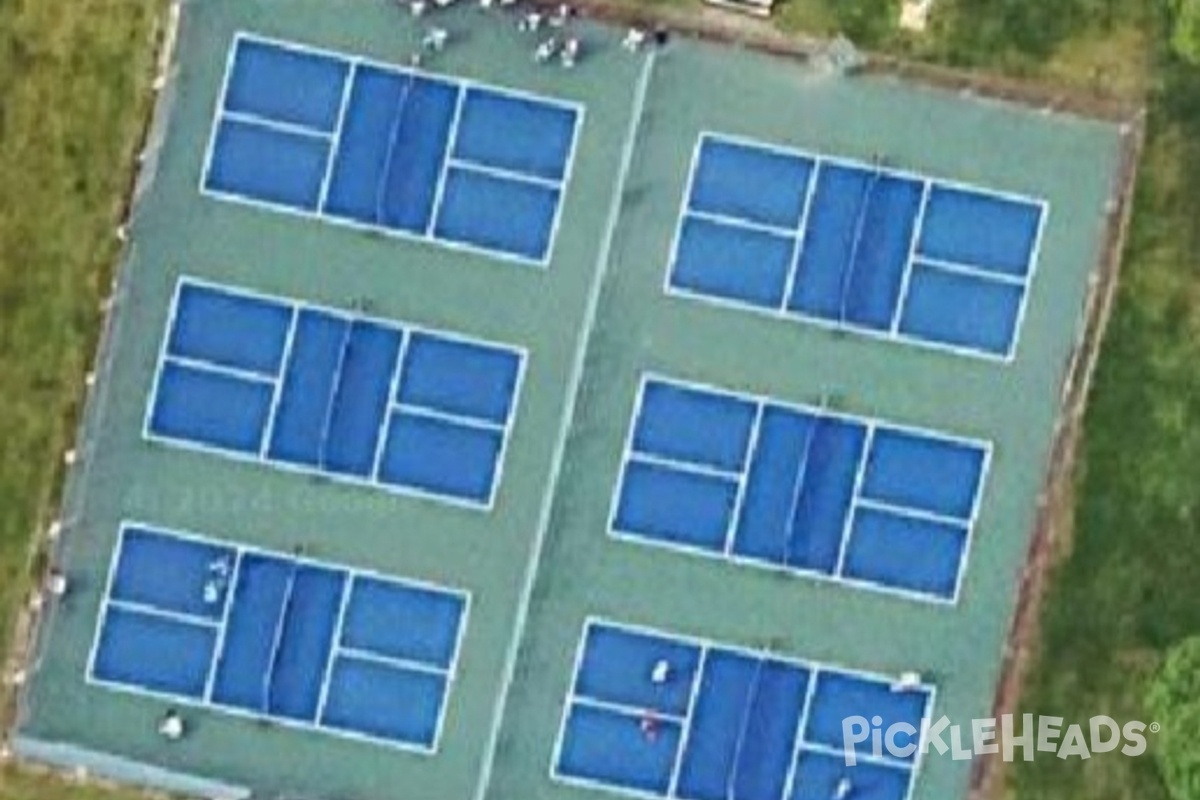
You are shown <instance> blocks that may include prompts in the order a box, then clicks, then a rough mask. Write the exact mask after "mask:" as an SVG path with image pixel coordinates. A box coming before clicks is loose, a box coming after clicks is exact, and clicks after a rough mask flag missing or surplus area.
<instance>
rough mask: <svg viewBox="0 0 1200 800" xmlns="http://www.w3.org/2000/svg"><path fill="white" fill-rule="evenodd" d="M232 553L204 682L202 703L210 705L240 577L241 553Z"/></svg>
mask: <svg viewBox="0 0 1200 800" xmlns="http://www.w3.org/2000/svg"><path fill="white" fill-rule="evenodd" d="M230 549H231V550H232V551H233V569H232V571H231V572H230V577H229V585H228V586H227V587H226V589H225V604H224V606H223V607H222V609H221V627H220V628H218V629H217V641H216V643H215V644H214V645H213V651H212V659H211V660H210V661H209V664H208V675H207V677H206V679H205V681H204V702H206V703H211V702H212V696H213V692H214V691H216V688H217V669H219V668H220V666H221V656H222V655H224V653H225V636H226V633H227V631H228V630H229V615H230V614H231V613H232V612H233V603H234V595H235V594H236V593H237V590H238V580H239V579H240V578H241V575H242V551H241V550H238V549H237V548H230Z"/></svg>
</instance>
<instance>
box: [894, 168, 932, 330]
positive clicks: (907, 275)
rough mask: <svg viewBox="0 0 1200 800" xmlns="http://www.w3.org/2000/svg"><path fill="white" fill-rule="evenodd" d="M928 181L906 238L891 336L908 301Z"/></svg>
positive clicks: (898, 326)
mask: <svg viewBox="0 0 1200 800" xmlns="http://www.w3.org/2000/svg"><path fill="white" fill-rule="evenodd" d="M930 186H931V184H930V182H929V181H925V183H924V184H922V185H921V202H920V205H918V206H917V218H916V220H915V221H914V222H913V229H912V236H910V237H909V239H908V258H907V259H905V261H904V272H903V273H902V274H901V276H900V291H899V292H897V293H896V307H895V308H894V309H892V324H891V326H890V328H889V330H890V331H891V334H892V335H893V336H895V335H897V334H898V333H899V332H900V320H901V319H902V318H903V317H904V307H905V306H906V305H907V303H908V287H909V284H910V283H911V281H912V273H913V262H914V261H915V260H916V256H917V245H918V244H919V243H920V241H921V233H922V231H923V230H924V229H925V209H926V208H927V207H928V206H929V187H930Z"/></svg>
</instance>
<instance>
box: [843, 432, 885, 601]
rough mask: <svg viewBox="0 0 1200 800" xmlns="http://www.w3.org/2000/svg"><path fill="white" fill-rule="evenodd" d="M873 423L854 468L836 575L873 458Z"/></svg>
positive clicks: (844, 552) (852, 529) (844, 563)
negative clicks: (856, 465) (868, 465)
mask: <svg viewBox="0 0 1200 800" xmlns="http://www.w3.org/2000/svg"><path fill="white" fill-rule="evenodd" d="M876 427H877V426H876V425H875V424H874V423H872V424H870V425H868V426H867V435H866V437H865V438H864V439H863V444H862V449H861V450H860V451H859V453H858V467H857V468H856V469H855V470H854V488H853V489H852V490H851V492H850V502H849V504H847V506H846V518H845V519H844V520H842V538H841V540H840V541H839V542H838V554H837V566H836V567H834V569H833V574H834V576H835V577H838V578H840V577H841V576H842V570H843V569H844V568H845V566H846V550H847V548H848V545H849V542H850V536H851V535H852V534H853V532H854V514H855V512H856V511H857V510H858V498H859V497H861V496H862V485H863V479H864V478H865V477H866V474H867V461H868V460H869V459H870V458H871V448H872V447H873V446H874V444H875V428H876Z"/></svg>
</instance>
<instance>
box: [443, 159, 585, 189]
mask: <svg viewBox="0 0 1200 800" xmlns="http://www.w3.org/2000/svg"><path fill="white" fill-rule="evenodd" d="M449 161H450V163H449V166H450V167H452V168H454V169H457V170H459V171H462V172H476V173H478V174H480V175H487V176H488V177H491V178H499V179H501V180H506V181H512V182H514V183H527V184H530V185H531V186H541V187H543V188H546V189H553V190H554V191H556V192H557V191H559V190H560V189H562V183H561V182H560V181H557V180H554V179H552V178H543V177H541V176H540V175H529V174H526V173H524V172H517V171H515V170H511V169H505V168H504V167H494V166H491V165H488V164H483V163H480V162H478V161H470V160H468V159H465V158H451V159H449Z"/></svg>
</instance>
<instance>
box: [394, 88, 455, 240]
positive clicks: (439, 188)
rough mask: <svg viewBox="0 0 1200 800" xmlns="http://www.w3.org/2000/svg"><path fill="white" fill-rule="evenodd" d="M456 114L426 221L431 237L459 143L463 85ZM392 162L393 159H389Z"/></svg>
mask: <svg viewBox="0 0 1200 800" xmlns="http://www.w3.org/2000/svg"><path fill="white" fill-rule="evenodd" d="M454 92H455V93H454V115H453V116H452V117H451V118H450V131H449V132H448V133H447V134H446V143H445V145H443V147H442V163H441V165H440V167H439V168H438V179H437V185H436V186H434V187H433V204H432V205H431V206H430V207H429V221H428V222H426V223H425V235H426V236H428V237H429V238H430V239H432V238H433V236H434V231H435V230H436V229H437V223H438V218H439V217H441V215H442V199H443V198H444V197H445V196H446V180H447V179H448V178H449V176H450V162H451V160H452V156H453V155H454V148H455V146H457V144H458V126H459V125H460V124H461V123H462V110H463V105H464V104H465V103H466V96H467V90H466V89H465V88H464V87H462V86H456V87H455V89H454ZM388 163H389V164H390V163H391V159H390V158H389V159H388Z"/></svg>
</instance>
